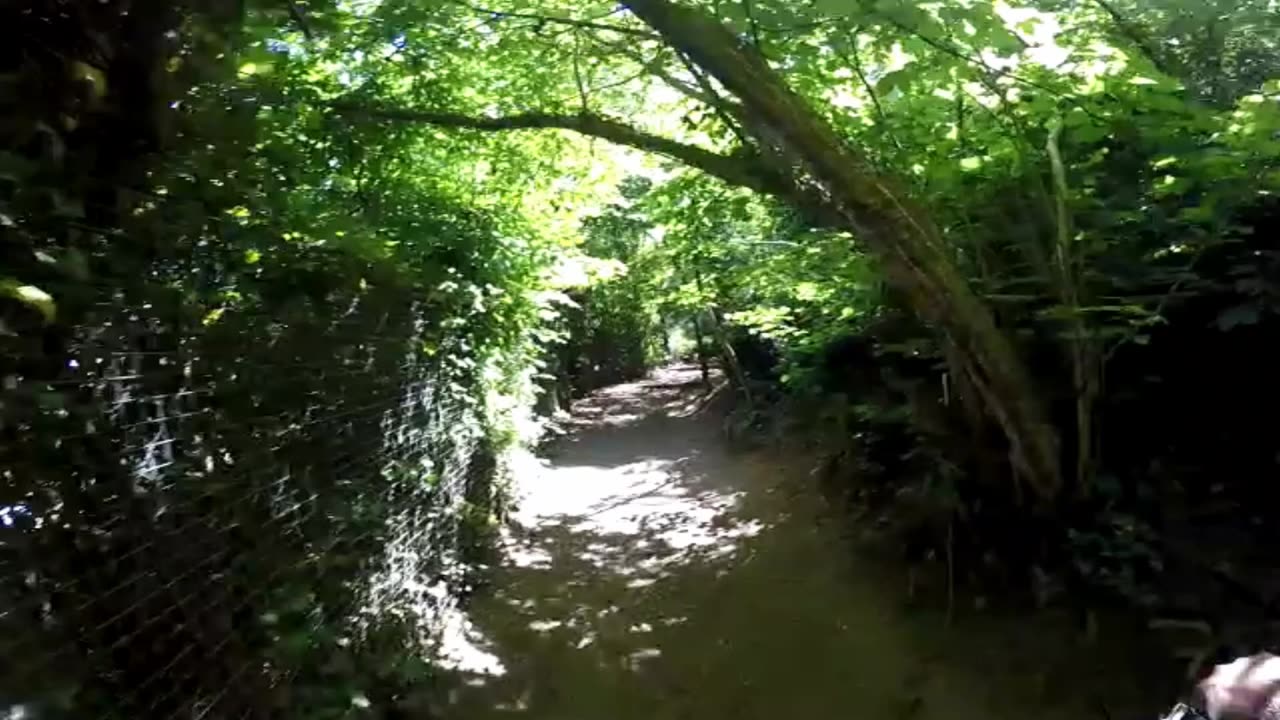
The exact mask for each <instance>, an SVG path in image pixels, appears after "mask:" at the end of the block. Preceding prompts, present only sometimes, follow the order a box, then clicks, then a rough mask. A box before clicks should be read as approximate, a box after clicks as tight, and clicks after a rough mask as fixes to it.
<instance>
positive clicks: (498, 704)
mask: <svg viewBox="0 0 1280 720" xmlns="http://www.w3.org/2000/svg"><path fill="white" fill-rule="evenodd" d="M708 400H709V398H707V397H706V396H705V395H704V394H703V391H702V389H701V385H700V383H699V382H698V375H697V372H696V369H694V368H689V367H678V368H672V369H668V370H664V371H661V372H659V373H657V374H655V375H654V376H653V377H652V378H650V379H648V380H646V381H643V382H639V383H632V384H628V385H621V386H616V387H613V388H609V389H607V390H605V391H602V392H600V393H597V394H595V395H593V396H592V397H591V398H589V399H587V400H585V401H583V402H581V403H579V404H578V405H576V406H575V408H574V417H575V423H574V424H575V428H574V430H573V432H572V434H571V435H570V436H569V437H566V438H564V439H563V440H562V441H561V442H560V443H559V445H558V446H557V447H556V448H554V449H553V451H552V453H551V454H552V458H553V459H552V460H550V461H544V463H543V464H542V465H540V466H539V467H537V468H532V469H530V470H529V471H528V472H525V473H523V477H520V478H518V481H519V487H518V489H517V490H518V493H519V496H520V506H519V511H518V512H517V513H516V516H515V518H514V519H515V523H514V524H513V527H512V529H511V531H510V533H509V535H508V537H507V538H506V543H505V545H506V547H505V558H506V559H505V562H504V563H503V565H502V567H501V568H499V569H497V570H496V571H495V575H494V578H493V583H492V586H491V587H492V588H493V590H492V591H491V592H490V593H489V594H488V595H487V596H485V597H482V598H478V599H476V600H475V601H474V602H473V603H472V605H471V607H470V612H469V622H468V624H467V626H466V627H465V628H461V629H458V630H457V632H454V633H453V637H452V638H450V642H448V643H447V647H446V651H447V654H448V655H449V656H450V657H451V658H452V659H453V661H454V662H455V664H456V665H457V677H456V678H455V680H456V684H455V686H454V687H453V689H452V690H451V691H450V692H449V693H448V694H449V702H448V704H447V706H445V707H443V708H442V709H441V710H440V714H441V715H442V716H443V717H446V718H497V717H520V718H530V719H533V718H558V719H560V720H577V719H579V718H581V719H584V720H585V719H588V718H590V719H596V718H599V719H601V720H604V719H607V718H624V719H625V718H647V719H653V720H662V719H666V718H691V719H692V718H698V719H700V720H706V719H709V718H734V719H735V720H739V719H742V718H771V719H773V720H776V719H777V718H807V719H808V718H844V717H866V718H892V719H898V718H903V719H905V718H931V717H937V718H944V717H945V718H957V717H959V718H961V719H962V720H963V719H965V718H975V719H977V718H982V719H984V720H988V719H990V718H1006V717H1007V718H1015V717H1017V718H1023V717H1028V716H1030V715H1032V714H1034V715H1035V716H1037V717H1049V718H1073V719H1078V718H1082V717H1095V718H1099V719H1100V720H1101V718H1104V717H1107V715H1108V714H1109V715H1111V716H1112V717H1115V718H1117V720H1119V718H1125V717H1140V715H1132V716H1131V715H1128V714H1125V713H1126V712H1127V710H1117V709H1118V708H1125V709H1128V708H1134V707H1142V706H1144V705H1147V704H1150V701H1151V700H1152V698H1143V697H1142V696H1141V693H1140V692H1139V691H1138V690H1137V687H1136V685H1137V684H1136V683H1133V682H1129V681H1128V680H1127V676H1126V675H1125V674H1124V672H1126V671H1127V672H1131V671H1132V667H1131V665H1129V664H1127V663H1130V662H1131V658H1127V657H1123V658H1117V657H1113V656H1111V655H1109V654H1108V653H1107V652H1105V651H1102V650H1101V649H1100V648H1096V647H1081V646H1079V643H1077V642H1076V641H1074V640H1073V639H1072V637H1071V635H1070V633H1069V632H1068V631H1067V630H1066V629H1064V628H1062V627H1059V626H1058V625H1057V624H1055V623H1054V622H1053V621H1051V620H1050V621H1045V620H1040V619H1037V620H1036V621H1035V622H1036V624H1035V626H1034V627H1033V626H1031V625H1029V624H1025V625H1024V624H1023V623H1022V621H1021V620H1017V619H1004V620H1000V619H994V618H975V619H974V620H973V621H972V622H968V623H962V624H961V625H960V626H959V627H956V628H947V627H944V625H943V622H942V620H941V617H940V615H939V614H938V613H928V612H918V611H916V612H910V611H907V610H905V609H904V608H903V606H902V604H901V602H900V600H899V598H898V595H897V593H896V589H897V588H896V587H893V588H892V589H891V586H890V584H889V583H888V581H886V580H885V579H884V577H883V576H880V575H877V574H876V573H875V572H874V571H871V570H868V569H866V568H861V567H860V566H859V564H858V563H857V561H855V560H854V556H853V554H852V552H851V551H850V550H849V548H848V546H847V543H846V542H845V540H844V539H843V533H842V532H840V528H839V523H837V522H833V521H828V519H827V513H826V510H825V508H824V506H823V503H822V501H821V499H820V496H819V495H818V493H817V492H816V491H814V490H813V488H812V487H811V485H812V483H810V482H809V481H808V478H807V477H806V476H805V474H804V473H803V471H802V470H800V471H798V470H797V468H802V467H806V466H807V465H806V464H805V463H804V462H803V459H799V460H800V461H799V462H797V461H796V459H792V460H791V461H790V462H788V463H784V462H781V461H778V460H773V459H768V458H765V457H762V456H759V455H756V456H733V455H730V454H728V453H727V452H726V451H725V449H724V447H723V443H722V440H721V437H720V422H719V420H718V417H717V416H716V415H715V407H714V405H715V403H714V402H708ZM1118 667H1119V668H1123V669H1124V670H1123V671H1122V670H1118V669H1117V668H1118ZM1161 702H1162V699H1161V698H1155V699H1154V704H1155V705H1159V704H1161ZM1104 706H1105V707H1107V708H1110V710H1108V711H1107V712H1106V714H1104V711H1103V709H1102V708H1103V707H1104Z"/></svg>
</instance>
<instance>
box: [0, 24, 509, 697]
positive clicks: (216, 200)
mask: <svg viewBox="0 0 1280 720" xmlns="http://www.w3.org/2000/svg"><path fill="white" fill-rule="evenodd" d="M236 6H237V4H236V3H209V4H208V7H203V6H202V5H201V4H200V3H191V4H181V3H171V2H131V3H130V2H123V1H122V2H113V1H105V2H95V3H87V4H86V3H79V2H62V1H54V2H40V3H23V2H20V3H10V4H8V5H6V6H5V9H4V10H3V11H2V12H0V27H3V28H4V32H5V33H6V40H7V42H4V43H0V48H3V50H0V74H3V75H4V83H3V85H2V86H0V109H2V110H3V112H2V113H0V114H2V115H3V118H4V119H3V121H0V152H3V157H4V162H5V166H4V169H3V172H4V177H3V180H0V221H2V222H0V252H2V253H3V256H4V258H5V267H4V269H3V271H0V283H3V290H4V292H3V297H2V298H0V382H2V388H0V393H2V395H0V468H3V480H4V481H3V484H2V485H0V714H3V715H5V716H6V717H15V718H16V717H22V718H61V717H67V718H70V717H94V718H116V717H120V718H123V717H129V718H143V717H146V718H153V717H154V718H169V717H188V718H200V719H207V720H213V719H215V718H236V719H242V718H265V717H280V716H291V717H292V716H310V717H317V716H318V715H316V714H315V713H317V712H320V709H324V708H328V709H332V708H334V707H338V708H341V709H342V711H343V712H344V713H345V712H347V711H349V709H350V708H352V707H359V706H360V704H364V705H365V706H366V707H368V706H371V705H377V706H382V707H386V706H391V705H393V704H395V703H396V702H397V700H398V699H399V693H401V692H402V691H403V688H404V687H405V686H406V685H409V684H413V683H416V682H420V681H421V679H422V678H423V677H425V675H426V672H427V665H426V662H425V661H424V660H423V659H422V658H421V657H420V656H419V655H418V654H417V652H415V651H417V650H419V649H420V647H421V642H422V640H423V635H424V633H423V630H422V629H421V628H419V627H417V622H418V619H419V618H421V617H424V616H427V615H429V614H430V613H431V612H433V611H434V610H435V609H437V607H438V606H439V605H440V604H442V603H443V602H447V598H442V597H440V596H439V595H436V594H432V593H429V592H428V587H427V585H428V584H431V583H436V582H440V581H445V580H457V579H458V575H459V573H460V572H461V571H460V570H459V568H458V567H457V562H456V558H455V551H456V550H457V546H458V544H459V543H460V541H461V540H460V536H461V535H463V532H462V529H463V527H464V526H466V524H467V522H468V521H469V520H470V518H468V517H465V516H460V515H459V514H458V513H457V512H456V510H455V506H456V505H457V503H458V502H459V501H460V499H463V498H465V499H466V500H467V501H469V502H470V504H471V507H472V508H473V510H472V513H473V514H474V513H477V512H481V513H483V512H485V511H487V507H488V504H489V502H490V491H489V485H488V483H489V481H490V479H491V476H492V458H491V457H487V456H486V453H489V454H491V452H492V451H491V448H490V447H489V445H488V444H487V442H486V441H485V439H484V438H482V437H480V430H479V428H480V425H479V421H478V419H477V408H476V405H475V403H474V402H473V401H472V398H471V392H472V390H473V388H474V387H475V376H474V373H473V371H474V368H466V367H461V366H460V365H458V364H456V363H453V364H446V363H444V362H443V361H444V360H445V359H446V358H448V357H450V352H449V349H450V348H452V347H457V346H458V345H466V343H469V342H473V341H478V334H479V333H480V332H483V330H481V329H478V328H471V329H467V328H462V329H459V328H458V327H457V326H456V325H455V326H451V327H448V328H446V327H444V326H443V324H442V323H441V322H440V320H442V319H443V318H442V317H441V316H442V315H443V313H440V314H437V315H435V316H434V319H433V320H431V321H425V320H424V317H433V316H432V315H431V313H430V310H431V309H432V307H433V306H432V303H433V302H439V297H438V296H434V297H429V296H428V293H427V292H426V291H425V288H424V287H423V286H422V285H421V284H420V283H421V282H422V280H421V279H422V278H424V277H430V275H429V273H428V269H429V268H432V267H433V266H434V262H433V258H431V257H409V258H401V259H400V260H402V261H403V264H402V265H398V264H396V263H393V262H391V261H390V260H389V259H388V260H384V261H379V260H375V259H371V258H370V257H368V256H367V255H364V256H362V255H360V254H358V253H355V252H351V251H348V250H344V249H340V248H335V247H328V246H323V245H320V244H310V245H306V244H300V243H291V242H289V241H288V239H287V238H282V237H281V233H280V232H279V231H278V230H277V229H276V228H273V227H271V226H269V225H264V224H252V223H250V222H247V218H248V216H249V215H250V211H249V210H248V209H247V208H244V207H241V206H240V204H241V203H242V202H244V198H243V197H241V196H239V195H238V194H236V193H233V192H229V191H227V190H226V189H225V186H226V183H223V182H222V181H221V180H218V178H219V177H223V178H226V177H234V175H227V174H226V173H225V170H226V168H227V167H228V166H229V165H231V164H233V163H234V164H236V166H237V167H238V168H239V171H240V172H242V173H244V174H250V173H251V172H252V167H253V165H252V163H251V162H250V159H249V158H250V157H251V155H250V153H251V151H250V149H249V146H250V145H251V144H252V143H251V142H250V141H251V140H252V125H251V123H250V121H251V120H252V118H253V114H254V112H255V108H254V104H253V102H252V98H246V97H244V96H243V95H240V94H237V93H236V92H232V91H229V90H226V89H225V88H224V87H223V86H222V85H219V84H217V82H216V81H219V80H225V73H226V72H228V71H234V69H233V68H227V67H226V63H225V62H222V61H221V60H219V58H220V57H221V53H223V52H225V50H226V49H227V47H229V46H230V43H231V40H230V39H229V38H228V37H227V34H228V33H233V31H234V30H235V29H236V28H235V24H236V22H237V21H238V20H239V17H238V12H236ZM180 29H181V30H182V31H183V32H179V30H180ZM172 58H180V59H181V60H182V61H183V62H181V63H177V64H174V63H173V62H172ZM175 68H178V69H175ZM179 69H180V70H179ZM193 88H198V89H199V92H188V91H191V90H192V89H193ZM179 97H181V98H183V102H181V103H179V102H175V100H174V99H175V98H179ZM228 129H230V135H232V136H233V137H228V135H227V134H223V131H225V130H228ZM239 131H243V133H242V134H239V135H237V134H236V133H237V132H239ZM220 171H221V172H222V174H221V175H220V174H219V173H220ZM442 214H443V213H442ZM242 221H243V222H242ZM448 223H449V220H442V221H441V223H440V225H438V226H437V227H435V228H434V230H435V231H438V232H440V233H441V234H444V235H450V236H456V235H461V236H465V233H467V232H476V233H483V232H484V228H483V227H476V226H465V225H464V226H462V227H457V226H454V227H449V226H448ZM459 225H463V223H461V222H460V223H459ZM427 343H431V344H433V345H434V346H436V347H440V348H443V349H444V352H442V353H440V354H439V357H436V358H431V357H428V356H427V355H426V354H424V353H423V351H422V348H423V347H424V345H426V344H427ZM475 508H478V509H480V510H475ZM409 579H412V580H414V581H415V582H409V581H408V580H409Z"/></svg>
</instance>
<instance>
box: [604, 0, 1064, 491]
mask: <svg viewBox="0 0 1280 720" xmlns="http://www.w3.org/2000/svg"><path fill="white" fill-rule="evenodd" d="M628 5H629V7H630V8H631V11H632V12H633V13H635V15H636V16H638V17H639V18H640V19H642V20H643V21H645V22H646V23H647V24H648V25H649V26H650V27H652V28H653V29H654V30H655V31H657V32H658V33H659V34H660V35H662V36H663V38H664V39H665V40H666V41H667V42H668V43H670V44H671V45H672V46H673V47H674V48H676V49H677V50H679V51H680V52H682V53H684V54H685V55H687V56H688V58H689V59H690V60H691V61H692V62H693V63H694V64H696V65H697V66H698V67H699V68H701V69H702V70H703V71H705V72H706V73H708V74H710V75H711V76H713V77H715V78H716V79H717V80H719V81H720V83H721V84H722V85H724V87H725V88H726V89H727V90H728V91H729V92H731V93H732V94H733V95H734V96H735V97H736V98H737V99H738V100H739V101H740V102H741V106H742V110H743V111H744V114H745V115H746V116H748V117H749V118H750V119H751V120H752V127H751V128H749V131H751V132H752V133H753V134H754V135H755V136H756V139H757V140H759V141H760V142H761V144H762V145H764V146H767V147H768V146H772V147H776V148H778V149H780V150H781V151H782V152H783V153H784V156H785V157H787V158H788V159H790V160H792V161H794V162H795V163H796V164H797V165H799V166H800V167H802V168H803V169H804V170H805V171H806V172H807V174H808V175H809V176H810V177H811V178H812V181H813V182H814V183H816V184H817V185H818V186H819V187H820V190H821V192H822V193H823V194H825V195H826V197H827V202H828V204H829V205H830V206H831V210H833V211H834V212H835V213H836V214H837V215H838V216H839V218H840V220H841V222H842V224H843V225H844V226H845V227H846V228H847V229H848V230H850V231H852V232H853V233H854V234H855V236H856V237H857V238H858V240H860V241H861V242H862V243H864V244H865V245H866V247H867V248H868V249H869V250H870V251H871V252H872V253H874V254H875V255H876V256H877V257H878V258H879V260H880V262H881V263H882V265H883V267H884V269H885V272H886V275H887V279H888V281H889V282H890V284H891V285H893V286H894V287H896V288H897V289H898V290H900V291H901V292H902V293H903V294H904V295H905V296H906V298H907V299H908V301H909V303H910V305H911V307H912V309H913V310H914V311H915V312H916V313H917V314H918V315H919V316H920V317H921V318H922V319H923V320H924V321H925V322H927V323H929V324H930V325H931V326H933V328H934V329H935V330H936V331H937V332H938V333H939V334H940V335H941V338H942V341H943V342H944V343H947V344H948V345H950V346H951V347H952V348H953V349H954V350H955V352H949V353H947V355H948V357H950V358H954V360H953V365H958V367H953V368H952V370H953V372H956V373H963V374H964V376H965V377H967V378H969V379H970V380H971V381H972V384H973V387H974V388H975V389H976V390H977V392H978V394H979V396H980V397H981V400H982V402H983V404H984V406H985V407H986V409H987V410H988V412H990V413H991V415H992V416H993V417H994V418H995V419H996V421H997V422H998V423H999V424H1000V427H1001V428H1002V429H1003V430H1004V432H1005V434H1006V436H1007V437H1008V440H1009V444H1010V450H1011V457H1012V460H1013V462H1014V465H1015V467H1016V468H1017V469H1018V470H1020V471H1021V472H1022V473H1023V474H1024V475H1025V476H1026V479H1027V480H1028V482H1029V483H1030V485H1031V486H1032V487H1033V488H1034V489H1035V491H1036V492H1037V494H1038V495H1039V496H1040V497H1041V498H1042V499H1048V498H1051V497H1053V496H1054V495H1056V494H1057V493H1058V491H1059V490H1060V489H1061V486H1062V473H1061V465H1060V461H1061V459H1060V457H1059V444H1058V436H1057V433H1056V431H1055V430H1054V428H1053V425H1052V424H1051V423H1050V422H1049V420H1048V415H1047V413H1046V411H1045V408H1044V406H1043V404H1042V402H1041V400H1040V397H1039V395H1038V393H1037V392H1036V388H1035V386H1034V385H1033V383H1032V381H1031V376H1030V373H1029V372H1028V370H1027V368H1026V366H1025V364H1024V362H1023V360H1022V358H1021V357H1020V356H1019V354H1018V352H1017V351H1016V349H1015V348H1014V344H1013V342H1012V341H1011V339H1010V338H1009V337H1008V336H1007V335H1006V334H1005V333H1004V332H1003V331H1001V330H1000V328H998V327H997V326H996V323H995V318H994V316H993V314H992V312H991V310H990V308H989V307H988V306H987V305H986V303H985V302H984V301H983V300H982V299H981V298H979V297H978V296H977V295H976V294H975V293H974V291H973V289H972V288H971V287H970V286H969V284H968V282H967V281H966V280H965V279H964V277H963V276H962V275H961V274H960V271H959V269H958V268H957V267H956V265H955V263H954V262H953V260H952V258H951V256H950V255H949V253H948V252H947V251H946V248H945V247H944V246H943V241H942V237H941V233H940V232H939V231H938V228H937V226H936V225H935V224H934V222H933V220H932V218H931V217H930V216H929V214H928V213H927V212H925V211H924V209H923V208H921V207H919V206H918V205H916V204H915V203H914V202H913V201H912V200H910V199H909V198H908V197H907V196H906V194H905V193H904V192H903V191H902V190H901V189H900V188H899V187H898V185H897V184H896V183H895V182H894V181H893V180H892V179H891V178H889V177H886V176H885V175H883V174H882V173H878V172H876V171H874V170H872V169H871V168H870V166H869V165H868V163H867V162H866V160H865V159H864V158H863V157H862V156H861V155H860V154H859V153H858V152H856V151H855V150H854V149H853V148H851V147H849V145H848V144H846V143H845V142H844V141H843V140H842V139H841V138H840V136H839V135H838V134H837V133H836V132H835V130H834V129H832V127H831V126H830V125H829V124H828V123H827V122H825V121H824V120H823V119H822V118H821V117H820V116H818V114H817V113H815V112H814V111H813V109H812V108H811V107H810V106H809V105H808V103H807V102H806V101H805V100H804V99H802V98H801V97H800V96H799V95H797V94H796V93H795V92H793V91H792V90H791V89H790V88H789V87H788V86H787V84H786V83H785V81H784V80H783V79H782V78H781V76H779V75H778V74H777V73H776V72H774V71H773V70H772V69H771V68H770V67H769V65H768V63H767V62H766V61H765V60H764V59H763V58H762V57H761V56H760V55H759V53H758V52H757V51H756V50H755V49H754V48H752V47H750V46H744V45H743V44H741V43H740V42H739V40H738V38H737V37H736V36H735V35H734V34H733V33H732V32H731V31H730V30H728V29H727V28H725V27H724V26H723V25H721V24H720V23H719V22H717V21H716V20H714V19H712V18H711V17H709V16H707V15H706V14H704V13H702V12H701V11H698V10H694V9H691V8H686V7H681V6H678V5H674V4H672V3H671V2H669V0H630V2H629V3H628Z"/></svg>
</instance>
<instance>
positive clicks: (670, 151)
mask: <svg viewBox="0 0 1280 720" xmlns="http://www.w3.org/2000/svg"><path fill="white" fill-rule="evenodd" d="M330 107H332V108H333V109H334V110H337V111H338V112H340V113H342V114H343V115H346V116H349V117H364V118H368V119H372V120H383V121H390V122H399V123H420V124H423V125H434V126H437V127H450V128H463V129H468V130H480V131H484V132H500V131H504V130H539V129H552V128H555V129H560V130H572V131H573V132H576V133H580V134H582V135H589V136H591V137H596V138H600V139H602V140H608V141H609V142H612V143H616V144H618V145H625V146H627V147H630V148H635V149H636V150H642V151H644V152H650V153H655V154H658V155H662V156H665V157H669V158H671V159H673V160H679V161H680V162H682V163H684V164H686V165H689V166H691V167H695V168H697V169H699V170H702V171H703V172H706V173H708V174H710V175H714V176H716V177H718V178H720V179H721V180H724V181H725V182H727V183H729V184H731V185H739V186H742V187H747V188H751V189H753V190H757V191H760V192H763V193H767V194H770V195H777V194H780V193H782V192H784V191H785V188H784V187H779V185H778V182H779V180H780V178H779V177H778V176H776V175H775V174H774V173H773V172H771V171H769V170H768V169H767V168H763V167H760V166H758V165H757V164H756V163H753V162H751V158H750V156H743V155H721V154H719V153H715V152H712V151H710V150H704V149H703V148H700V147H697V146H694V145H687V144H685V143H681V142H677V141H675V140H671V139H669V138H664V137H661V136H659V135H653V134H651V133H647V132H644V131H642V130H639V129H637V128H634V127H631V126H630V125H626V124H623V123H620V122H617V121H615V120H610V119H608V118H605V117H603V116H600V115H596V114H594V113H579V114H577V115H555V114H551V113H536V112H534V113H521V114H518V115H508V116H505V117H496V118H490V117H476V116H473V115H463V114H460V113H450V112H432V111H426V110H406V109H399V108H376V107H364V106H360V105H355V104H350V103H334V104H332V105H331V106H330Z"/></svg>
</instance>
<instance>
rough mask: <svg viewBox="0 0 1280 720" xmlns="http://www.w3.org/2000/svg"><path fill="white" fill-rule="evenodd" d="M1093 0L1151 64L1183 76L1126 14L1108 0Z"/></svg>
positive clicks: (1167, 72) (1163, 71)
mask: <svg viewBox="0 0 1280 720" xmlns="http://www.w3.org/2000/svg"><path fill="white" fill-rule="evenodd" d="M1093 1H1094V3H1096V4H1097V5H1098V7H1100V8H1102V10H1103V11H1104V12H1106V13H1107V15H1110V16H1111V21H1112V22H1114V23H1115V24H1116V27H1117V28H1118V29H1119V30H1120V34H1121V35H1123V36H1124V37H1125V38H1126V39H1127V40H1129V42H1132V43H1133V44H1134V45H1136V46H1137V48H1138V49H1139V50H1141V51H1142V54H1143V55H1146V56H1147V59H1148V60H1150V61H1151V64H1152V65H1154V66H1155V68H1156V69H1157V70H1159V71H1160V72H1162V73H1164V74H1165V75H1168V76H1170V77H1175V78H1180V77H1181V75H1179V74H1178V72H1177V71H1176V69H1175V68H1173V67H1171V66H1170V64H1169V62H1167V60H1166V58H1164V57H1163V56H1162V55H1161V54H1160V51H1159V50H1158V49H1157V48H1156V46H1155V44H1154V43H1152V42H1151V40H1150V39H1149V38H1148V37H1147V36H1146V34H1145V33H1143V32H1142V30H1141V29H1140V28H1139V27H1138V26H1136V25H1134V24H1133V23H1131V22H1129V20H1128V19H1127V18H1125V16H1124V15H1122V14H1120V11H1119V10H1117V9H1116V7H1115V6H1114V5H1112V4H1111V3H1109V2H1107V0H1093Z"/></svg>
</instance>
